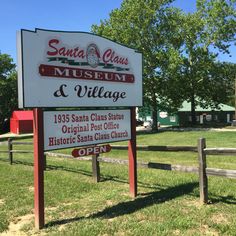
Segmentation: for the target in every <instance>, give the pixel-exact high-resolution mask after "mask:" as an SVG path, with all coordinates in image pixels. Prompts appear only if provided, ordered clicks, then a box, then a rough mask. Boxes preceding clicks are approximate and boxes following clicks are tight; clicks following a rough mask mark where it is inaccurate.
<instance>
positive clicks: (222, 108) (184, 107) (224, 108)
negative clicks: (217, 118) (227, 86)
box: [179, 101, 235, 112]
mask: <svg viewBox="0 0 236 236" xmlns="http://www.w3.org/2000/svg"><path fill="white" fill-rule="evenodd" d="M219 107H220V109H212V108H211V107H209V108H202V107H200V106H199V105H198V106H196V109H195V111H208V112H209V111H235V108H234V107H231V106H228V105H225V104H222V103H221V104H219ZM186 111H188V112H190V111H191V103H190V102H187V101H184V102H183V103H182V108H180V109H179V112H186Z"/></svg>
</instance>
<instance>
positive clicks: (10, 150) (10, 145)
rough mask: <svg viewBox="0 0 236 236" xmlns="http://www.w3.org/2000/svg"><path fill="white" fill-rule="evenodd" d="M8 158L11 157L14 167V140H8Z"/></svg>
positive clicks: (10, 160)
mask: <svg viewBox="0 0 236 236" xmlns="http://www.w3.org/2000/svg"><path fill="white" fill-rule="evenodd" d="M8 157H9V162H10V164H11V165H12V162H13V152H12V139H11V138H9V139H8Z"/></svg>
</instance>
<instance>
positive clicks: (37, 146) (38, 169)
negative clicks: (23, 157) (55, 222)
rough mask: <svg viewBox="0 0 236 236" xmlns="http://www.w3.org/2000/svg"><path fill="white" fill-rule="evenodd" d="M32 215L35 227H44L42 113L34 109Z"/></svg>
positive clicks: (40, 110) (38, 109)
mask: <svg viewBox="0 0 236 236" xmlns="http://www.w3.org/2000/svg"><path fill="white" fill-rule="evenodd" d="M33 114H34V127H33V128H34V214H35V227H36V228H37V229H41V228H43V227H44V221H45V220H44V166H45V158H44V142H43V137H44V136H43V111H42V109H41V108H35V109H34V112H33Z"/></svg>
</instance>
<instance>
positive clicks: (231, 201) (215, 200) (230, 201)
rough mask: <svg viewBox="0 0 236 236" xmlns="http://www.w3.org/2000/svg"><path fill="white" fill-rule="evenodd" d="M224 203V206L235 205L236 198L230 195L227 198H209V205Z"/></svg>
mask: <svg viewBox="0 0 236 236" xmlns="http://www.w3.org/2000/svg"><path fill="white" fill-rule="evenodd" d="M222 202H223V203H226V204H233V205H235V204H236V198H235V197H234V196H232V195H229V196H217V197H216V196H215V197H211V198H210V203H212V204H215V203H222Z"/></svg>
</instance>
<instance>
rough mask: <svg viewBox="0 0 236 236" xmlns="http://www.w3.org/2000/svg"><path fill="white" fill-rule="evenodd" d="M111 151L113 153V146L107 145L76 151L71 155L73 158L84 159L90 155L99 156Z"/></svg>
mask: <svg viewBox="0 0 236 236" xmlns="http://www.w3.org/2000/svg"><path fill="white" fill-rule="evenodd" d="M110 151H111V146H110V145H109V144H107V145H102V146H92V147H85V148H78V149H74V150H73V151H72V153H71V154H72V156H73V157H82V156H89V155H97V154H100V153H106V152H110Z"/></svg>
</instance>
